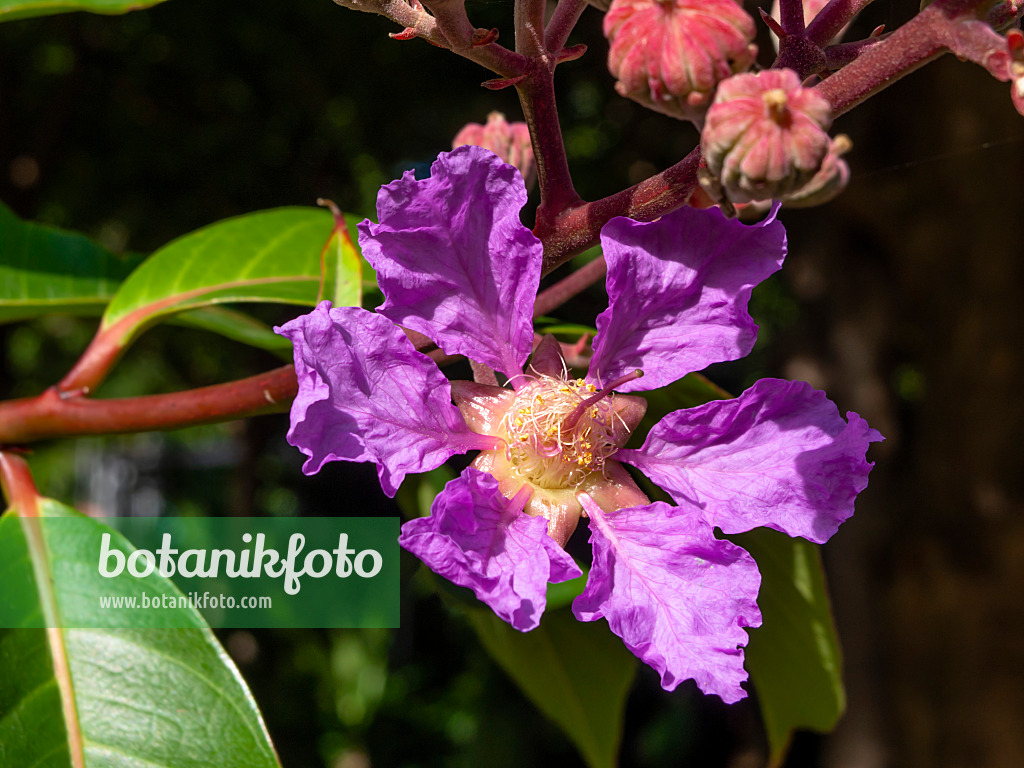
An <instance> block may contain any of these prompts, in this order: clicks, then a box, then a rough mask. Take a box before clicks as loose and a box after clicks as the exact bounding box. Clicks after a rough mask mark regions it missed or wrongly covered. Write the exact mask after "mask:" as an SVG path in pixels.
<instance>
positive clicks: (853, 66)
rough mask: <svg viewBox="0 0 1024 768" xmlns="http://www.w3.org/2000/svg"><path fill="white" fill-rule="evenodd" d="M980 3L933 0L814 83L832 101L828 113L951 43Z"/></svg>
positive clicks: (854, 101) (835, 112)
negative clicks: (848, 61) (880, 39)
mask: <svg viewBox="0 0 1024 768" xmlns="http://www.w3.org/2000/svg"><path fill="white" fill-rule="evenodd" d="M836 2H839V0H832V3H830V6H831V5H832V4H834V3H836ZM986 4H987V3H986V2H984V1H983V2H979V0H935V2H933V3H932V4H931V5H929V6H928V7H927V8H925V9H924V10H923V11H921V12H920V13H919V14H917V16H915V17H914V18H912V19H911V20H910V21H908V22H907V23H906V24H904V25H903V26H902V27H900V28H899V29H897V30H895V31H894V32H893V33H892V34H891V35H889V37H887V38H885V39H884V40H882V41H881V42H879V43H878V44H877V45H874V46H871V47H870V48H868V49H867V50H865V51H863V52H862V53H861V54H860V56H858V57H857V58H856V59H855V60H854V61H852V62H851V63H850V64H849V65H847V66H846V67H844V68H842V69H840V70H839V71H838V72H836V73H835V74H833V75H831V76H830V77H828V78H826V79H825V80H823V81H822V82H821V83H819V84H818V85H817V86H815V88H816V89H817V90H818V92H819V93H820V94H821V95H823V96H824V97H825V98H827V99H828V100H829V103H831V104H832V114H833V115H837V116H838V115H841V114H842V113H844V112H847V111H848V110H850V109H852V108H853V107H855V106H857V105H858V104H860V103H861V102H862V101H864V100H865V99H867V98H869V97H870V96H873V95H874V94H876V93H878V92H879V91H881V90H882V89H884V88H886V87H887V86H889V85H891V84H892V83H894V82H896V81H897V80H899V79H900V78H902V77H905V76H906V75H908V74H910V73H911V72H913V71H914V70H915V69H918V68H919V67H921V66H924V65H925V64H927V63H928V62H929V61H931V60H932V59H934V58H936V57H938V56H940V55H942V54H943V53H945V52H946V51H947V50H949V49H950V48H954V47H955V46H956V40H957V36H958V34H959V32H960V28H961V26H962V24H963V22H964V21H969V20H974V19H976V18H977V10H978V8H979V7H980V6H982V5H986ZM812 26H813V25H812Z"/></svg>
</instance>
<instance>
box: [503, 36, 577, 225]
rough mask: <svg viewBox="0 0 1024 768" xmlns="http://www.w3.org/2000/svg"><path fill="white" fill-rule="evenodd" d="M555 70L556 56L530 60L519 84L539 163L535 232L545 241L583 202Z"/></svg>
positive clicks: (521, 100)
mask: <svg viewBox="0 0 1024 768" xmlns="http://www.w3.org/2000/svg"><path fill="white" fill-rule="evenodd" d="M554 69H555V57H553V56H552V55H550V54H545V55H544V56H541V57H539V58H536V59H531V60H530V73H529V75H528V76H527V77H526V78H525V79H524V80H523V81H522V82H520V83H518V84H517V85H516V90H517V91H518V92H519V102H520V104H521V105H522V107H523V117H524V118H525V119H526V125H527V126H528V127H529V129H530V140H531V141H532V142H533V154H534V158H535V159H536V161H537V180H538V182H539V184H540V205H539V206H538V207H537V221H536V226H535V228H534V233H535V234H536V235H537V236H538V237H539V238H541V239H542V240H543V239H545V236H546V234H547V233H548V231H549V230H550V228H551V226H552V223H553V221H554V220H555V219H556V218H557V217H558V216H559V215H560V214H562V213H563V212H565V211H566V210H567V209H568V208H570V207H571V206H573V205H576V204H577V203H579V202H580V200H581V198H580V196H579V195H578V194H577V193H576V188H575V187H574V186H573V183H572V175H571V174H570V173H569V161H568V159H567V158H566V156H565V144H564V142H563V141H562V129H561V127H560V126H559V124H558V107H557V105H556V102H555V81H554Z"/></svg>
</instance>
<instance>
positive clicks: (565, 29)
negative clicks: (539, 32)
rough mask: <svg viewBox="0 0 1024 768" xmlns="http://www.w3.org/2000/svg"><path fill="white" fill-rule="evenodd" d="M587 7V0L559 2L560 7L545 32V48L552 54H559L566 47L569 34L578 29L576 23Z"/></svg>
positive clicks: (552, 16)
mask: <svg viewBox="0 0 1024 768" xmlns="http://www.w3.org/2000/svg"><path fill="white" fill-rule="evenodd" d="M586 7H587V0H558V6H557V7H556V8H555V12H554V13H553V14H551V20H550V21H549V22H548V26H547V29H546V30H545V31H544V47H545V48H547V50H548V51H549V52H550V53H558V51H560V50H562V48H564V47H565V43H566V41H568V39H569V34H570V33H571V32H572V31H573V29H575V28H576V22H578V21H579V20H580V16H582V15H583V10H584V9H585V8H586Z"/></svg>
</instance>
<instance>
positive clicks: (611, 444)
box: [502, 374, 642, 489]
mask: <svg viewBox="0 0 1024 768" xmlns="http://www.w3.org/2000/svg"><path fill="white" fill-rule="evenodd" d="M641 375H642V374H641ZM628 378H630V379H631V378H635V375H630V376H629V377H628ZM615 383H616V384H618V383H621V380H620V381H619V382H615ZM616 420H619V421H621V418H620V417H619V416H617V415H616V412H615V408H614V407H613V406H612V402H611V387H610V386H609V387H606V388H605V389H602V390H601V391H598V390H597V387H595V386H594V385H593V384H588V383H587V382H585V381H584V380H583V379H576V380H575V381H571V380H565V379H561V378H555V377H553V376H540V377H538V378H537V379H536V380H535V381H533V382H531V383H530V384H528V385H527V386H525V387H523V388H522V389H521V390H520V391H519V392H517V393H516V399H515V400H514V401H513V403H512V407H511V408H509V410H508V412H507V413H506V414H505V417H504V419H503V420H502V427H503V428H504V431H505V433H506V434H507V436H508V446H509V450H508V455H509V461H510V462H511V464H512V468H513V470H514V471H515V473H516V474H517V475H519V477H521V478H522V479H523V480H525V481H526V482H528V483H531V484H532V485H534V486H537V487H540V488H552V489H554V488H574V487H577V486H579V485H580V484H581V483H582V482H583V480H584V479H585V478H586V477H587V475H589V474H590V473H591V472H599V471H601V469H602V468H603V467H604V462H605V459H607V458H608V457H609V456H611V455H612V454H614V453H615V452H616V451H617V450H618V449H619V447H620V446H619V445H617V444H616V436H617V435H616V432H617V430H616ZM618 433H619V435H620V436H621V430H618Z"/></svg>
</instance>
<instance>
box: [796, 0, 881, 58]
mask: <svg viewBox="0 0 1024 768" xmlns="http://www.w3.org/2000/svg"><path fill="white" fill-rule="evenodd" d="M873 2H874V0H831V2H829V4H828V5H826V6H825V7H824V8H822V9H821V10H820V11H818V15H817V16H815V17H814V18H813V19H812V20H811V23H810V24H808V25H807V39H808V40H810V41H811V42H812V43H814V44H815V45H817V46H818V47H820V48H824V47H825V46H826V45H828V44H829V43H830V42H832V40H834V39H835V37H836V35H838V34H839V33H840V32H842V30H843V27H845V26H846V25H847V24H849V23H850V22H851V21H852V20H853V18H854V16H856V15H857V14H858V13H860V12H861V11H863V10H864V9H865V8H867V7H868V6H869V5H871V3H873Z"/></svg>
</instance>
